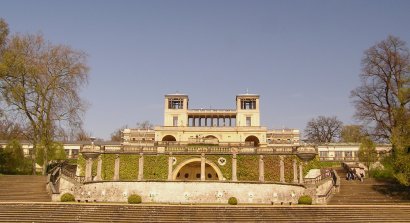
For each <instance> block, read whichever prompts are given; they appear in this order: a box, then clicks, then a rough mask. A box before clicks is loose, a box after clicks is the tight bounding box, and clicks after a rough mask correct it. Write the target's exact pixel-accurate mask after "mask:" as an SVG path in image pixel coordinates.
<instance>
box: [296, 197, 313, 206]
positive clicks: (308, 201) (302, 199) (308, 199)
mask: <svg viewBox="0 0 410 223" xmlns="http://www.w3.org/2000/svg"><path fill="white" fill-rule="evenodd" d="M298 204H309V205H310V204H312V198H311V197H310V196H309V195H302V196H300V197H299V199H298Z"/></svg>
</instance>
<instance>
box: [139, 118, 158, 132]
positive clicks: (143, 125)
mask: <svg viewBox="0 0 410 223" xmlns="http://www.w3.org/2000/svg"><path fill="white" fill-rule="evenodd" d="M137 129H145V130H148V129H154V125H153V124H152V123H151V122H150V121H148V120H145V121H143V122H137Z"/></svg>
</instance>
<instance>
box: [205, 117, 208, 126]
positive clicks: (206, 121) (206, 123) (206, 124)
mask: <svg viewBox="0 0 410 223" xmlns="http://www.w3.org/2000/svg"><path fill="white" fill-rule="evenodd" d="M205 126H208V117H206V116H205Z"/></svg>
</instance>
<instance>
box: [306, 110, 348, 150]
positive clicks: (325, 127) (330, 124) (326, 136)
mask: <svg viewBox="0 0 410 223" xmlns="http://www.w3.org/2000/svg"><path fill="white" fill-rule="evenodd" d="M342 126H343V123H342V122H341V121H339V120H338V119H337V118H336V116H333V117H325V116H319V117H317V118H316V119H315V118H312V119H311V120H310V121H309V122H308V123H307V125H306V128H305V134H306V138H307V140H308V141H310V142H314V143H329V142H334V141H335V140H336V139H337V138H338V137H339V136H340V131H341V129H342Z"/></svg>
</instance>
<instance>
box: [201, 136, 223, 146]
mask: <svg viewBox="0 0 410 223" xmlns="http://www.w3.org/2000/svg"><path fill="white" fill-rule="evenodd" d="M204 143H210V144H218V143H219V139H218V137H216V136H214V135H207V136H205V137H204Z"/></svg>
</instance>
